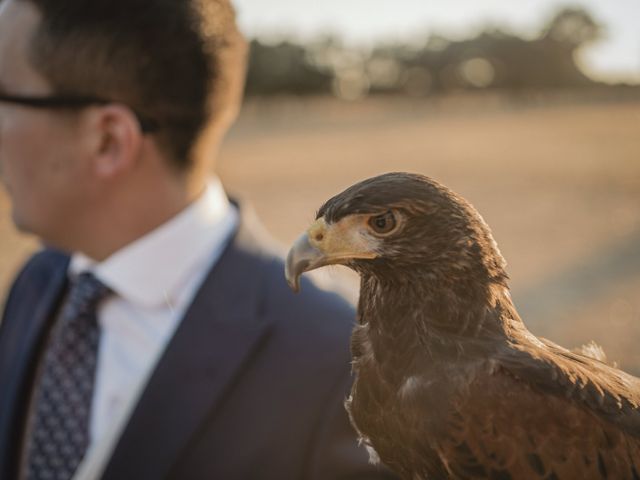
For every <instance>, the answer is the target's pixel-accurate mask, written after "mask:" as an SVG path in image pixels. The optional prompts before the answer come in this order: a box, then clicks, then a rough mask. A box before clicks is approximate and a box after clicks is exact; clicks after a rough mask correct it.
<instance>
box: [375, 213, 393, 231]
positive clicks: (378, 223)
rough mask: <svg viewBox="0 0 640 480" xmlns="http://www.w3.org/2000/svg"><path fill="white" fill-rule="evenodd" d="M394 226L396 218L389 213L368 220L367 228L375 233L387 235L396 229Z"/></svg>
mask: <svg viewBox="0 0 640 480" xmlns="http://www.w3.org/2000/svg"><path fill="white" fill-rule="evenodd" d="M396 224H397V222H396V217H395V215H394V214H393V212H391V211H389V212H386V213H383V214H382V215H376V216H375V217H371V218H370V219H369V226H370V227H371V228H372V229H373V231H374V232H376V233H389V232H391V231H392V230H393V229H394V228H396Z"/></svg>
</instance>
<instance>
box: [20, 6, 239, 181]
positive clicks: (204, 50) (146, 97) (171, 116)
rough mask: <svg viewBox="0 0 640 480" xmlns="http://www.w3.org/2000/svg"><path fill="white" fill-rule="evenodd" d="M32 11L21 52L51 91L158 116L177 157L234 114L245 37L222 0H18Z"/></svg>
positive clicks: (181, 160) (163, 138)
mask: <svg viewBox="0 0 640 480" xmlns="http://www.w3.org/2000/svg"><path fill="white" fill-rule="evenodd" d="M23 1H30V2H31V3H32V4H34V5H35V6H36V7H37V8H38V9H39V11H40V13H41V14H42V23H41V25H40V26H39V29H38V31H37V32H36V33H35V35H34V38H33V39H32V41H31V45H30V48H31V51H30V61H31V62H32V65H33V66H34V68H35V69H36V70H37V71H39V72H40V73H41V74H42V75H43V76H44V77H45V78H46V79H47V80H48V81H49V82H50V83H51V85H52V87H53V88H54V90H55V91H56V93H60V94H71V95H94V96H100V97H106V98H109V99H113V100H115V101H119V102H122V103H125V104H127V105H129V106H130V107H132V108H133V109H134V110H135V111H136V112H138V113H140V114H141V115H143V116H144V117H148V118H150V119H152V120H153V121H155V122H156V123H157V124H158V125H159V127H160V128H159V130H158V132H157V133H156V135H157V138H158V142H159V145H160V147H161V148H162V149H163V150H164V151H165V153H166V154H168V155H169V156H170V157H171V158H172V160H174V161H175V162H177V165H178V166H180V167H183V168H186V167H188V166H189V164H190V163H191V160H192V159H191V153H192V148H193V146H194V144H195V142H196V141H197V139H198V138H199V135H200V133H201V132H202V131H203V129H204V128H205V127H206V126H209V125H210V124H211V122H216V121H219V120H220V119H222V120H221V121H223V122H224V121H225V119H224V118H225V117H227V116H228V115H229V111H232V112H233V113H235V110H236V109H237V108H238V105H239V103H240V99H241V95H242V89H243V85H244V70H245V57H246V42H245V41H244V39H243V37H242V35H241V34H240V32H239V31H238V28H237V25H236V22H235V12H234V10H233V7H232V6H231V4H230V1H229V0H91V1H87V0H23Z"/></svg>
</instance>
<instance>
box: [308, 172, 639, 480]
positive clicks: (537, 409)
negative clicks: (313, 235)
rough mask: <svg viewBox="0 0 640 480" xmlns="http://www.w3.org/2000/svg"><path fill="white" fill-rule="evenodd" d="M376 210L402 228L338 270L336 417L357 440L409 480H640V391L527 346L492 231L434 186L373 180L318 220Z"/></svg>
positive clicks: (416, 179) (571, 355)
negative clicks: (356, 296)
mask: <svg viewBox="0 0 640 480" xmlns="http://www.w3.org/2000/svg"><path fill="white" fill-rule="evenodd" d="M385 211H393V212H395V214H396V215H398V216H399V218H401V219H402V220H403V222H402V224H401V225H402V226H401V227H399V228H398V231H397V232H394V233H393V234H391V235H387V236H384V237H381V238H380V239H379V240H378V242H379V243H380V244H381V245H382V246H381V247H380V248H379V250H378V251H377V254H378V256H377V258H375V259H354V260H353V261H350V262H346V264H347V265H348V266H350V267H351V268H353V269H354V270H356V271H357V272H358V273H359V274H360V275H361V289H360V301H359V306H358V325H357V327H356V328H355V330H354V332H353V336H352V343H351V348H352V356H353V370H354V372H355V374H356V381H355V383H354V385H353V390H352V393H351V396H350V398H349V399H348V401H347V403H346V407H347V410H348V411H349V414H350V417H351V420H352V423H353V425H354V427H355V428H356V429H357V430H358V432H359V433H360V435H361V437H362V440H363V441H364V442H365V443H366V444H367V445H368V446H370V447H372V448H373V449H375V451H376V452H377V454H378V455H379V456H380V458H381V459H382V461H384V462H385V463H386V464H388V465H389V466H390V467H391V468H393V469H395V470H396V471H397V472H398V473H399V474H400V475H401V476H402V477H403V478H406V479H412V480H415V479H427V478H428V479H439V478H460V479H462V478H470V479H474V478H478V479H479V478H492V479H501V480H505V479H543V478H545V479H564V478H583V479H596V478H611V479H618V478H620V479H623V478H631V479H638V480H640V408H639V405H640V380H639V379H637V378H635V377H632V376H630V375H628V374H626V373H624V372H622V371H621V370H618V369H616V368H614V367H612V366H609V365H607V364H605V363H603V362H601V361H600V360H598V359H597V358H593V356H587V355H583V354H581V353H576V352H571V351H569V350H566V349H564V348H562V347H560V346H558V345H555V344H553V343H552V342H549V341H547V340H544V339H538V338H536V337H535V336H534V335H532V334H531V333H530V332H529V331H528V330H527V329H526V327H525V326H524V324H523V322H522V320H521V319H520V317H519V316H518V313H517V311H516V309H515V307H514V305H513V303H512V302H511V298H510V295H509V291H508V285H507V280H508V276H507V274H506V271H505V265H506V263H505V261H504V259H503V258H502V256H501V254H500V252H499V250H498V248H497V245H496V243H495V241H494V240H493V238H492V236H491V233H490V230H489V227H488V226H487V225H486V224H485V222H484V221H483V220H482V218H481V217H480V215H479V214H478V213H477V212H476V211H475V209H474V208H473V207H472V206H471V205H470V204H469V203H468V202H466V201H465V200H464V199H462V198H461V197H460V196H458V195H456V194H455V193H453V192H451V191H450V190H449V189H447V188H446V187H444V186H442V185H440V184H438V183H437V182H435V181H433V180H431V179H429V178H427V177H424V176H421V175H412V174H405V173H392V174H386V175H382V176H379V177H375V178H373V179H369V180H365V181H364V182H361V183H359V184H356V185H354V186H352V187H350V188H349V189H347V190H346V191H345V192H343V193H341V194H339V195H337V196H336V197H334V198H332V199H331V200H329V201H328V202H327V203H326V204H325V205H323V207H322V208H321V209H320V210H319V212H318V217H319V218H320V217H323V218H324V221H326V223H327V224H328V225H330V224H335V223H337V222H339V221H340V220H341V219H342V218H345V217H347V216H349V215H353V214H358V215H362V214H371V215H379V214H380V213H381V212H385ZM371 235H373V236H375V233H371Z"/></svg>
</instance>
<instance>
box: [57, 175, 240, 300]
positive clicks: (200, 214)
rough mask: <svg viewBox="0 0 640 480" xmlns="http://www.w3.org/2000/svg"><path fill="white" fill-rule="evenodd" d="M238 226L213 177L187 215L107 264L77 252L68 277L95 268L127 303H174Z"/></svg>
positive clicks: (217, 181) (174, 218)
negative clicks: (182, 288)
mask: <svg viewBox="0 0 640 480" xmlns="http://www.w3.org/2000/svg"><path fill="white" fill-rule="evenodd" d="M237 222H238V213H237V211H236V209H235V207H233V206H232V205H231V204H230V202H229V200H228V199H227V196H226V194H225V192H224V189H223V187H222V184H221V183H220V180H219V179H217V178H213V179H212V180H211V182H210V183H209V184H208V185H207V188H206V189H205V191H204V192H203V193H202V194H201V196H200V197H199V198H198V199H197V200H196V201H194V202H193V203H192V204H191V205H189V206H188V207H187V208H185V209H184V210H183V211H182V212H180V213H178V214H177V215H176V216H174V217H173V218H171V219H170V220H169V221H167V222H166V223H164V224H162V225H160V226H159V227H157V228H156V229H154V230H153V231H151V232H149V233H148V234H146V235H144V236H143V237H141V238H139V239H137V240H135V241H134V242H132V243H130V244H129V245H127V246H125V247H123V248H121V249H120V250H118V251H117V252H115V253H113V254H112V255H111V256H109V257H108V258H107V259H106V260H104V261H102V262H96V261H94V260H92V259H91V258H89V257H87V256H86V255H84V254H82V253H79V252H78V253H74V254H73V255H72V257H71V263H70V265H69V275H70V276H71V277H73V276H75V275H77V274H79V273H81V272H83V271H87V270H91V271H92V272H93V273H94V274H95V275H96V277H97V278H99V279H100V280H101V281H102V282H103V283H105V284H106V285H108V286H109V287H110V288H111V289H112V290H113V291H114V292H115V293H116V294H117V295H119V296H121V297H123V298H125V299H127V300H130V301H132V302H134V303H139V304H142V305H144V306H147V307H160V306H162V305H165V304H167V303H169V304H170V301H171V299H173V298H175V297H176V296H177V294H178V293H179V290H180V288H181V287H183V286H184V285H185V283H186V282H187V281H188V280H189V278H190V277H191V275H192V274H193V273H194V271H196V270H197V268H198V267H199V266H202V264H203V262H206V264H207V266H209V265H211V263H212V262H215V261H216V259H217V256H218V255H220V254H221V253H222V250H223V248H224V246H225V244H226V242H227V240H228V238H229V236H230V235H231V233H232V232H233V231H234V229H235V227H236V225H237ZM212 255H213V256H214V257H213V258H212Z"/></svg>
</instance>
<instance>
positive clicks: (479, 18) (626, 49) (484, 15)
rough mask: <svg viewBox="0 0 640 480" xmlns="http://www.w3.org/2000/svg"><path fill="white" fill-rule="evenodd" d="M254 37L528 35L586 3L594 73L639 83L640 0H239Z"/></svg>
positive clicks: (372, 39)
mask: <svg viewBox="0 0 640 480" xmlns="http://www.w3.org/2000/svg"><path fill="white" fill-rule="evenodd" d="M234 2H235V4H236V7H237V9H238V14H239V22H240V25H241V27H242V29H243V31H244V32H245V34H247V35H248V36H250V37H254V36H261V37H266V38H271V39H276V40H277V39H282V38H293V39H298V40H308V39H313V38H315V37H318V36H321V35H328V34H330V35H335V36H338V37H340V38H342V39H344V40H345V41H346V42H347V43H348V44H352V45H355V46H369V45H372V44H374V43H377V42H386V41H403V42H420V41H421V40H423V39H424V38H426V37H427V36H428V35H430V34H432V33H438V34H441V35H444V36H449V37H455V38H463V37H468V36H473V35H474V34H476V33H477V32H479V31H480V30H482V29H483V28H484V27H487V26H490V27H500V28H502V29H505V30H508V31H511V32H514V33H516V34H519V35H524V36H528V37H532V36H535V35H536V34H537V33H538V32H539V30H540V28H541V27H542V26H543V25H545V24H546V22H547V21H548V20H549V18H551V17H552V16H553V14H554V13H555V12H557V11H558V10H559V9H561V8H562V7H566V6H570V7H582V8H584V9H586V10H587V11H588V12H589V13H590V14H591V15H592V16H593V17H594V19H595V20H597V21H599V22H600V23H601V24H602V25H603V26H604V27H605V35H604V38H603V39H601V40H600V41H599V42H598V43H595V44H593V45H590V46H589V47H587V48H585V49H584V51H582V52H581V57H580V59H579V63H580V65H581V66H582V67H583V69H584V70H585V72H586V73H587V74H589V75H590V76H592V77H593V78H596V79H600V80H608V81H628V82H634V83H640V28H639V27H638V25H639V21H640V1H638V0H610V1H606V0H574V1H572V2H570V3H569V2H566V1H562V0H535V1H533V2H514V1H510V0H482V1H477V0H449V1H448V2H429V1H425V0H393V1H391V0H322V1H319V0H234Z"/></svg>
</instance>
